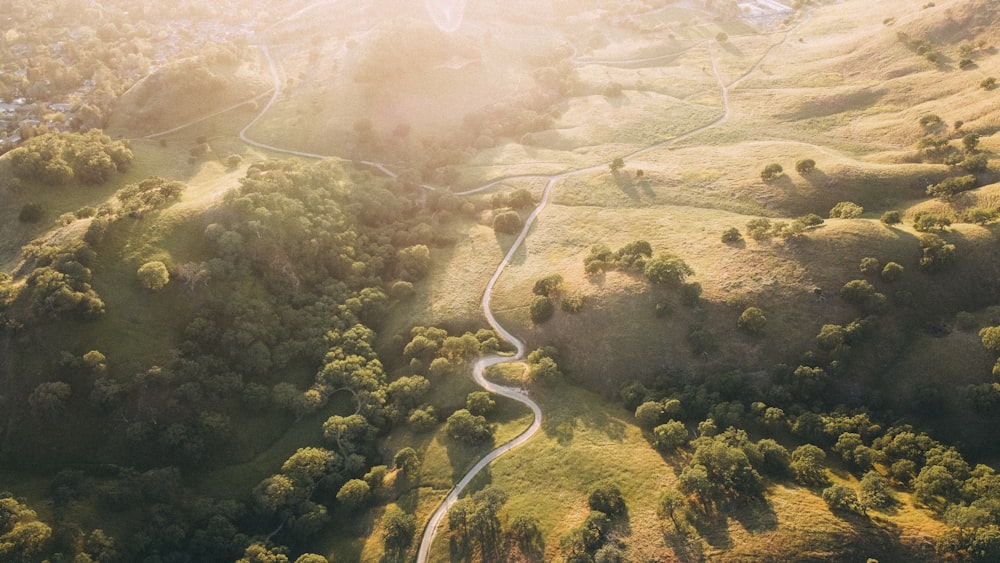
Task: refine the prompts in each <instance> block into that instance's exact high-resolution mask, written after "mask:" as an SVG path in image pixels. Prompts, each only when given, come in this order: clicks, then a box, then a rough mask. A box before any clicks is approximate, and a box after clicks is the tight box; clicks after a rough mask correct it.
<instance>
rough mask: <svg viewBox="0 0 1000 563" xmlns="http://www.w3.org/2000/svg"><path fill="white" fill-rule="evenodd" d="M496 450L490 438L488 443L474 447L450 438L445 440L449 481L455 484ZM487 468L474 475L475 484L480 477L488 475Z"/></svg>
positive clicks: (493, 441) (494, 443)
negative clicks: (448, 463)
mask: <svg viewBox="0 0 1000 563" xmlns="http://www.w3.org/2000/svg"><path fill="white" fill-rule="evenodd" d="M494 448H496V442H495V440H493V439H492V438H491V439H490V440H489V441H488V442H482V443H479V444H476V445H470V444H465V443H462V442H459V441H458V440H454V439H451V438H448V439H447V444H446V445H445V449H446V450H447V452H448V461H449V462H450V463H451V480H452V481H453V482H455V483H457V482H458V481H459V480H460V479H461V478H462V477H464V476H465V474H466V473H468V471H469V469H470V468H472V466H473V465H475V464H476V462H478V461H479V460H480V459H482V458H483V456H485V455H486V454H487V453H489V452H491V451H493V449H494ZM488 472H489V468H486V469H484V470H483V471H481V472H479V474H478V475H476V482H477V483H478V482H479V479H480V477H482V476H484V475H488V474H489V473H488Z"/></svg>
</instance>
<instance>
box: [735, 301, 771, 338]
mask: <svg viewBox="0 0 1000 563" xmlns="http://www.w3.org/2000/svg"><path fill="white" fill-rule="evenodd" d="M765 325H767V317H765V316H764V311H761V310H760V309H758V308H757V307H747V308H746V309H744V310H743V312H742V313H741V314H740V318H739V319H737V321H736V326H738V327H739V328H740V330H742V331H744V332H746V333H748V334H759V333H760V332H761V331H762V330H764V326H765Z"/></svg>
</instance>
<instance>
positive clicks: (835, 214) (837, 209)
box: [830, 201, 864, 219]
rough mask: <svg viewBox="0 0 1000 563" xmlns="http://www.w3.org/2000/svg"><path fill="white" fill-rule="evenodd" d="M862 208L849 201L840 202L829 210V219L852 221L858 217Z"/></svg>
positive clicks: (862, 210)
mask: <svg viewBox="0 0 1000 563" xmlns="http://www.w3.org/2000/svg"><path fill="white" fill-rule="evenodd" d="M863 212H864V208H863V207H861V206H860V205H858V204H856V203H852V202H850V201H842V202H840V203H838V204H837V205H834V206H833V209H831V210H830V218H831V219H854V218H856V217H860V216H861V214H862V213H863Z"/></svg>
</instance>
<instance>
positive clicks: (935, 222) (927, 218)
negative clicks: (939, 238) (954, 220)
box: [913, 211, 951, 232]
mask: <svg viewBox="0 0 1000 563" xmlns="http://www.w3.org/2000/svg"><path fill="white" fill-rule="evenodd" d="M950 225H951V219H948V218H947V217H944V216H942V215H938V214H936V213H931V212H930V211H918V212H917V214H916V215H914V216H913V228H914V229H915V230H918V231H920V232H930V231H943V230H945V228H947V227H949V226H950Z"/></svg>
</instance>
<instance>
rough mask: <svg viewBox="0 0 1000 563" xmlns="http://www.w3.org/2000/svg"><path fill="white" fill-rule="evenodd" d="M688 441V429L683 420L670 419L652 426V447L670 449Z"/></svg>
mask: <svg viewBox="0 0 1000 563" xmlns="http://www.w3.org/2000/svg"><path fill="white" fill-rule="evenodd" d="M687 441H688V431H687V428H686V427H685V426H684V423H683V422H680V421H677V420H671V421H669V422H667V423H666V424H661V425H659V426H657V427H656V428H653V447H654V448H656V449H658V450H660V451H671V450H676V449H677V448H679V447H681V446H683V445H684V444H686V443H687Z"/></svg>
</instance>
